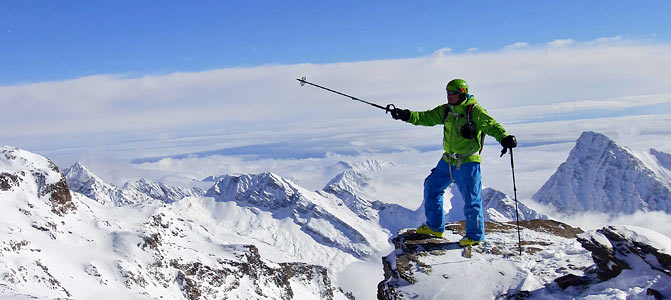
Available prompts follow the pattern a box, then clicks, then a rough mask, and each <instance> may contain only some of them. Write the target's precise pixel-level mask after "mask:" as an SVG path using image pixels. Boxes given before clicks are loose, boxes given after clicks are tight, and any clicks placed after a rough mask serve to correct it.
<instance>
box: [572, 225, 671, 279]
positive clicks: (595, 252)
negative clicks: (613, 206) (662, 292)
mask: <svg viewBox="0 0 671 300" xmlns="http://www.w3.org/2000/svg"><path fill="white" fill-rule="evenodd" d="M636 230H638V231H642V230H644V229H642V228H636ZM648 234H650V233H648ZM657 240H658V241H661V242H662V243H657V245H655V244H651V243H650V241H649V240H648V238H647V237H644V238H641V237H640V236H639V234H638V233H637V232H636V231H634V230H632V229H631V228H630V227H624V226H617V227H616V226H608V227H604V228H602V229H599V230H596V231H595V232H590V233H588V234H584V235H581V236H580V237H578V241H579V242H580V244H582V246H583V247H585V249H587V250H589V251H591V252H592V258H593V259H594V262H595V263H596V270H595V272H596V275H597V277H598V279H599V280H600V281H606V280H610V279H612V278H615V277H617V276H618V275H620V273H621V272H622V271H623V270H625V269H629V270H631V269H634V268H640V266H639V265H638V263H644V264H646V265H647V267H649V268H650V269H653V270H657V271H659V272H661V273H663V274H666V275H667V276H669V277H668V278H667V280H671V252H669V251H670V250H671V240H669V239H668V238H666V237H664V236H661V235H660V236H658V237H657ZM664 242H666V244H664ZM647 267H646V268H647Z"/></svg>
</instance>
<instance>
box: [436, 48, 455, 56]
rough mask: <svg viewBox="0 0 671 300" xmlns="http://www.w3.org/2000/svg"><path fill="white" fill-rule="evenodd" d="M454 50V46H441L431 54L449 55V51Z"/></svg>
mask: <svg viewBox="0 0 671 300" xmlns="http://www.w3.org/2000/svg"><path fill="white" fill-rule="evenodd" d="M449 52H452V48H441V49H438V50H436V51H435V52H433V54H431V56H437V57H443V56H445V55H447V53H449Z"/></svg>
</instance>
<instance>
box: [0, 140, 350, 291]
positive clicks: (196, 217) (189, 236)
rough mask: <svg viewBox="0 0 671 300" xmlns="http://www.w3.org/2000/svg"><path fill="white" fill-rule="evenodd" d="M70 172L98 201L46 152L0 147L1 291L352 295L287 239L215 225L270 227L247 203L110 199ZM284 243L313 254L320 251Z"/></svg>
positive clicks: (80, 173)
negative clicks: (298, 254)
mask: <svg viewBox="0 0 671 300" xmlns="http://www.w3.org/2000/svg"><path fill="white" fill-rule="evenodd" d="M70 171H71V172H70V173H69V174H70V178H72V179H73V183H75V182H77V183H78V185H77V187H83V188H85V189H87V190H84V189H82V191H84V192H86V191H88V192H90V193H89V194H90V195H93V196H96V197H98V199H97V200H94V199H91V198H89V197H87V196H85V195H84V194H81V193H71V191H70V190H69V188H68V186H67V185H66V179H65V176H63V175H62V174H60V173H59V170H58V168H57V167H56V166H55V165H54V164H53V163H52V162H51V161H49V160H48V159H46V158H44V157H41V156H39V155H36V154H33V153H30V152H28V151H24V150H20V149H17V148H12V147H7V146H0V211H2V218H0V258H1V259H0V274H2V275H1V276H0V298H2V299H99V298H100V297H103V298H109V299H188V300H196V299H338V300H345V299H351V298H352V297H351V296H350V295H349V294H346V293H344V292H343V291H342V290H341V289H340V288H338V287H337V286H335V284H334V283H333V282H332V279H331V277H330V276H329V273H330V271H329V270H330V269H329V268H327V267H325V266H323V265H317V264H309V263H305V262H296V259H295V257H292V256H289V255H286V254H287V253H288V251H286V249H287V248H283V249H278V248H277V247H276V245H271V244H270V243H268V242H264V238H265V237H259V236H256V237H252V235H243V234H241V233H240V231H238V230H239V228H234V229H231V227H233V226H231V227H228V226H222V224H224V223H225V222H227V221H232V222H235V223H238V224H243V225H246V226H250V225H255V227H259V228H258V229H262V230H267V229H266V228H265V227H270V226H278V225H273V223H274V222H275V221H273V220H268V219H264V220H261V219H260V218H258V219H254V218H253V216H255V215H254V212H253V211H251V210H249V209H238V208H237V207H236V206H235V205H229V203H217V202H215V201H214V200H213V199H211V198H196V197H187V198H184V199H182V200H180V201H176V202H174V203H171V204H166V203H165V202H164V201H147V202H142V204H143V205H120V206H116V204H119V203H121V202H115V199H114V198H112V196H114V195H115V194H114V193H112V194H110V193H108V192H109V191H110V190H114V189H113V188H110V185H107V184H105V183H104V182H102V181H99V178H97V177H95V175H93V174H91V173H90V172H86V169H85V168H84V167H83V166H81V165H78V166H75V168H71V170H70ZM74 179H80V180H81V181H77V180H74ZM143 184H146V186H143ZM159 186H160V185H159ZM156 187H157V186H155V185H153V184H151V183H149V182H144V183H142V184H138V185H137V186H134V187H132V189H136V190H142V191H146V192H147V193H144V192H143V193H142V194H143V195H145V196H146V197H149V198H151V197H150V196H148V195H150V194H151V193H149V191H154V192H157V194H156V195H157V196H164V195H168V194H169V193H166V192H165V191H163V189H161V192H159V190H157V189H155V188H156ZM128 188H131V187H128ZM126 196H127V195H126ZM103 197H106V198H103ZM101 199H104V200H101ZM152 199H153V198H152ZM130 200H132V201H131V202H134V203H138V201H137V200H136V199H130ZM141 201H144V200H141ZM113 204H114V205H113ZM306 207H310V206H309V205H308V206H306ZM257 213H258V211H257ZM229 214H230V215H229ZM254 220H257V221H260V223H263V226H265V227H264V228H260V227H262V226H260V225H259V223H258V222H255V221H254ZM277 223H278V224H279V226H280V227H281V229H282V231H277V232H279V233H286V232H288V231H291V229H290V228H289V227H290V226H287V225H286V224H281V223H279V222H277ZM289 237H290V235H287V236H280V237H275V238H276V239H279V240H282V241H284V240H288V239H289ZM268 240H270V239H268ZM293 242H294V243H293V246H294V247H297V248H298V250H297V251H309V252H310V253H305V255H306V256H308V255H312V256H315V257H314V258H313V260H314V261H319V260H322V261H323V260H325V259H328V257H327V256H322V254H323V252H319V251H313V250H314V249H310V248H308V247H303V246H304V245H303V244H300V243H297V242H296V241H295V240H294V241H293ZM308 242H309V241H307V240H305V243H306V244H307V243H308ZM324 248H326V247H324ZM331 251H333V252H336V253H337V252H338V251H337V250H331ZM343 256H345V255H343ZM351 261H354V259H351V260H350V262H351ZM339 262H344V260H343V261H339Z"/></svg>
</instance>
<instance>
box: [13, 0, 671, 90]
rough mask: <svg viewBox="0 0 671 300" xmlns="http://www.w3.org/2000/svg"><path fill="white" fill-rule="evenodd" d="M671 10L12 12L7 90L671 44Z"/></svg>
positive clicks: (67, 7)
mask: <svg viewBox="0 0 671 300" xmlns="http://www.w3.org/2000/svg"><path fill="white" fill-rule="evenodd" d="M669 15H671V3H670V2H668V1H638V2H632V1H5V2H3V3H2V5H1V6H0V45H1V47H0V65H1V66H2V69H1V71H0V85H5V86H6V85H13V84H17V83H32V82H42V81H52V80H63V79H72V78H79V77H84V76H90V75H98V74H125V75H130V76H142V75H147V74H167V73H172V72H179V71H202V70H210V69H217V68H228V67H250V66H257V65H267V64H297V63H317V64H323V63H334V62H353V61H366V60H377V59H396V58H409V57H418V56H426V55H429V54H431V53H433V52H434V51H436V50H438V49H441V48H450V49H452V51H453V52H455V53H461V52H466V51H468V50H469V49H471V51H472V49H473V48H476V49H477V51H494V50H498V49H501V48H502V47H504V46H506V45H510V44H513V43H515V42H527V43H529V44H531V45H534V44H540V43H546V42H549V41H552V40H557V39H569V38H570V39H573V40H577V41H587V40H593V39H596V38H600V37H612V36H623V37H626V38H628V39H642V40H654V41H657V42H668V41H670V40H671V32H670V30H671V29H670V28H671V26H669V23H668V16H669Z"/></svg>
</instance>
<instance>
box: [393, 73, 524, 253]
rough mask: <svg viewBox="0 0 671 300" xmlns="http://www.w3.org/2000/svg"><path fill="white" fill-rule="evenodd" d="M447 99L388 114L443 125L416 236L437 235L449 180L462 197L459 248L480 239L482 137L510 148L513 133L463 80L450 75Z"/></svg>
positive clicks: (482, 230) (514, 143)
mask: <svg viewBox="0 0 671 300" xmlns="http://www.w3.org/2000/svg"><path fill="white" fill-rule="evenodd" d="M445 89H446V90H447V103H446V104H441V105H439V106H438V107H436V108H434V109H431V110H427V111H421V112H419V111H410V110H408V109H400V108H395V109H393V110H391V116H392V118H394V119H396V120H399V119H400V120H402V121H405V122H408V123H411V124H414V125H422V126H434V125H438V124H442V125H443V126H444V127H443V149H444V150H445V153H444V154H443V156H442V158H441V160H440V161H439V162H438V165H437V166H436V167H435V168H433V169H432V170H431V174H429V176H428V177H426V179H425V180H424V214H425V215H426V223H424V224H423V225H422V226H420V227H418V228H417V233H418V234H427V235H433V236H435V237H439V238H441V237H443V232H444V231H445V214H444V213H443V194H444V193H445V189H446V188H447V187H448V186H449V185H450V184H451V183H452V182H455V183H456V185H457V187H458V188H459V191H460V192H461V196H462V197H463V199H464V215H465V216H466V235H465V236H464V237H463V238H462V239H461V240H460V241H459V245H460V246H462V247H465V246H470V245H477V244H480V243H481V242H482V241H484V239H485V219H484V215H483V212H482V198H481V197H480V193H481V191H482V185H481V174H480V162H481V161H482V159H481V157H480V155H479V154H480V152H481V150H482V146H483V141H484V135H485V134H487V135H490V136H492V137H494V138H495V139H496V140H497V141H498V142H500V143H501V145H502V146H503V147H504V148H506V149H507V148H515V147H516V146H517V140H516V139H515V136H513V135H508V134H507V133H506V130H505V129H504V128H503V126H501V124H499V123H498V122H497V121H496V120H494V118H492V117H491V116H490V115H489V114H488V113H487V111H485V109H484V108H482V106H480V105H478V102H477V100H476V99H475V98H474V97H473V95H470V94H468V84H467V83H466V81H464V80H462V79H454V80H452V81H450V82H449V83H448V84H447V86H446V87H445Z"/></svg>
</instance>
